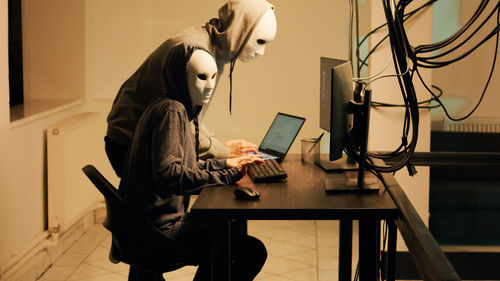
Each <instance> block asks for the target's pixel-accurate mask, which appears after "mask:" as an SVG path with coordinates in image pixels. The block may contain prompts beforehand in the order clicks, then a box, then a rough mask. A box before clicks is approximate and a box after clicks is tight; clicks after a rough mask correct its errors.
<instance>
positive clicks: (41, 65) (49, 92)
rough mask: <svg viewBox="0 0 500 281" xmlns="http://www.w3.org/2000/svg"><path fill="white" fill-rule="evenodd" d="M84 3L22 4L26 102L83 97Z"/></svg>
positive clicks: (27, 0) (59, 0) (53, 0)
mask: <svg viewBox="0 0 500 281" xmlns="http://www.w3.org/2000/svg"><path fill="white" fill-rule="evenodd" d="M84 3H85V1H84V0H75V1H64V0H47V1H36V0H23V1H22V7H23V10H22V13H23V14H22V16H23V46H24V49H23V67H24V87H25V91H24V100H25V102H30V101H38V100H76V99H79V98H82V97H84V96H85V83H84V82H85V72H84V70H85V56H84V55H85V54H84V52H85V33H84V30H85V21H84V16H85V13H84ZM54 11H57V12H54Z"/></svg>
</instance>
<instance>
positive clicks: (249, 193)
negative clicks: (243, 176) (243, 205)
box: [234, 186, 260, 200]
mask: <svg viewBox="0 0 500 281" xmlns="http://www.w3.org/2000/svg"><path fill="white" fill-rule="evenodd" d="M234 196H236V198H238V199H241V200H256V199H258V198H259V197H260V193H259V192H258V191H257V190H255V189H252V188H250V187H245V186H239V187H237V188H236V189H235V190H234Z"/></svg>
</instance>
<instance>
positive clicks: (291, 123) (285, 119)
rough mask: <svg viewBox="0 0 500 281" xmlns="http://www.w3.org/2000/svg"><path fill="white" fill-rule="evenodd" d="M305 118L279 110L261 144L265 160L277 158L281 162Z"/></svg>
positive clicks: (261, 152)
mask: <svg viewBox="0 0 500 281" xmlns="http://www.w3.org/2000/svg"><path fill="white" fill-rule="evenodd" d="M305 121H306V119H305V118H302V117H298V116H293V115H290V114H286V113H281V112H278V113H277V114H276V117H274V120H273V123H271V126H270V127H269V129H268V130H267V132H266V135H265V136H264V138H263V139H262V142H261V143H260V145H259V149H258V153H257V154H260V155H262V156H263V157H262V159H263V160H269V159H276V161H277V162H278V163H281V162H282V161H283V160H284V159H285V156H286V154H287V152H288V150H289V149H290V147H291V146H292V143H293V141H294V140H295V137H297V134H298V133H299V131H300V129H301V128H302V125H303V124H304V122H305Z"/></svg>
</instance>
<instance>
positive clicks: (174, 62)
mask: <svg viewBox="0 0 500 281" xmlns="http://www.w3.org/2000/svg"><path fill="white" fill-rule="evenodd" d="M195 50H204V51H207V52H208V53H209V54H211V55H212V53H211V52H210V51H208V50H206V49H203V48H201V47H199V46H191V45H186V44H179V45H176V46H174V47H173V48H171V49H170V50H169V52H167V54H166V58H165V59H164V60H162V61H163V65H162V69H163V80H164V84H163V85H164V90H163V91H162V93H161V94H160V96H162V97H168V98H170V99H173V100H176V101H178V102H180V103H182V104H183V105H184V107H185V108H186V112H187V114H188V117H189V119H190V120H192V119H193V118H194V117H196V116H197V115H198V113H199V112H200V110H201V107H199V108H196V109H194V110H193V103H192V101H191V96H190V95H189V90H188V85H187V64H188V62H189V59H190V58H191V55H192V54H193V52H194V51H195ZM212 56H213V55H212Z"/></svg>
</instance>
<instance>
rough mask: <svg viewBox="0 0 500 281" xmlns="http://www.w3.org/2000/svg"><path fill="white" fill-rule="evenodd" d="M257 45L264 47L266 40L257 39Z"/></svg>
mask: <svg viewBox="0 0 500 281" xmlns="http://www.w3.org/2000/svg"><path fill="white" fill-rule="evenodd" d="M257 44H259V45H264V44H266V40H263V39H257Z"/></svg>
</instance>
